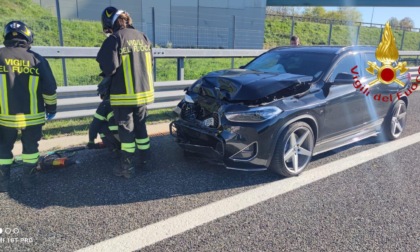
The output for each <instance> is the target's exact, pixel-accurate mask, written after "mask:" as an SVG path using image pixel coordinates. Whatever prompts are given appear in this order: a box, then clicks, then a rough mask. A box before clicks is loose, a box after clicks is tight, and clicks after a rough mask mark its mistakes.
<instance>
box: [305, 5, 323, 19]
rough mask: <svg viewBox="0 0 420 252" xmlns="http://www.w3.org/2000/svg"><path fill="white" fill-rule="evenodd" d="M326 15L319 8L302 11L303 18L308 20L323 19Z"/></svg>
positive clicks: (307, 8) (321, 8)
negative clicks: (308, 18)
mask: <svg viewBox="0 0 420 252" xmlns="http://www.w3.org/2000/svg"><path fill="white" fill-rule="evenodd" d="M326 13H327V11H326V10H325V9H324V7H321V6H317V7H306V8H305V9H304V11H303V16H304V17H310V18H325V15H326Z"/></svg>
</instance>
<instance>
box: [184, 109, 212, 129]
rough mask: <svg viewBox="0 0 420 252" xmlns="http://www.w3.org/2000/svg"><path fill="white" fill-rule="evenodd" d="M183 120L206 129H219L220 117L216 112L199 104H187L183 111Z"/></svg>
mask: <svg viewBox="0 0 420 252" xmlns="http://www.w3.org/2000/svg"><path fill="white" fill-rule="evenodd" d="M181 118H182V119H183V120H185V121H187V122H194V123H197V124H200V125H202V126H204V127H209V128H218V127H219V126H220V117H219V115H218V114H217V113H216V112H210V111H207V110H205V109H203V108H202V107H200V105H198V104H193V103H185V104H183V106H182V109H181Z"/></svg>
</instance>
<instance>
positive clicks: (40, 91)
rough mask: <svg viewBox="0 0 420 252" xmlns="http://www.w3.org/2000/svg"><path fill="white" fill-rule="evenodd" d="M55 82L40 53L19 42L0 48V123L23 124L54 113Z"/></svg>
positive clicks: (9, 125)
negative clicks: (46, 113)
mask: <svg viewBox="0 0 420 252" xmlns="http://www.w3.org/2000/svg"><path fill="white" fill-rule="evenodd" d="M56 89H57V84H56V82H55V78H54V76H53V74H52V71H51V68H50V65H49V63H48V61H47V60H46V59H44V58H43V57H42V56H41V55H39V54H37V53H35V52H33V51H31V50H30V49H29V47H28V46H23V45H22V44H19V43H18V42H17V43H15V44H14V45H13V46H6V47H3V48H1V49H0V126H5V127H9V128H18V129H19V128H25V127H27V126H33V125H40V124H44V123H45V111H46V112H48V113H55V112H56V108H57V94H56Z"/></svg>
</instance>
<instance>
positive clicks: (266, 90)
mask: <svg viewBox="0 0 420 252" xmlns="http://www.w3.org/2000/svg"><path fill="white" fill-rule="evenodd" d="M375 50H376V48H375V47H366V46H350V47H342V46H314V47H281V48H275V49H272V50H269V51H267V52H266V53H264V54H262V55H260V56H259V57H257V58H255V59H254V60H252V61H251V62H250V63H248V64H247V65H245V66H243V67H241V68H240V69H228V70H222V71H215V72H211V73H209V74H207V75H205V76H203V77H202V78H200V79H199V80H197V81H196V82H195V83H194V84H193V85H192V86H191V87H189V88H188V89H186V94H185V98H184V99H183V100H182V101H181V102H180V103H179V105H178V106H177V108H176V110H177V112H178V114H179V119H178V120H176V121H174V122H172V123H171V124H170V132H171V135H172V136H174V137H175V138H176V140H177V142H178V144H179V145H180V146H181V147H182V148H183V149H184V152H185V154H191V153H196V154H200V155H202V156H204V157H207V158H210V159H212V160H217V161H219V163H223V164H224V165H225V166H226V167H227V168H232V169H240V170H264V169H267V168H269V169H271V170H273V171H275V172H277V173H279V174H281V175H283V176H295V175H298V174H299V173H301V172H302V171H303V170H304V169H305V167H306V166H307V164H308V163H309V161H310V160H311V157H312V156H313V155H317V154H320V153H322V152H326V151H328V150H332V149H334V148H338V147H340V146H343V145H346V144H350V143H353V142H356V141H360V140H362V139H365V138H368V137H372V136H377V135H381V136H384V137H385V138H386V139H388V140H392V139H396V138H398V137H399V136H400V135H401V133H402V131H403V129H404V126H405V121H406V110H407V105H408V96H409V94H410V92H411V91H410V90H411V89H410V88H411V82H410V75H409V74H408V73H404V74H400V71H396V70H393V69H395V68H394V67H393V66H396V64H394V65H393V66H391V68H390V67H388V69H387V70H386V71H387V72H386V73H387V75H385V77H387V78H389V77H390V74H391V78H392V77H393V76H392V74H394V75H395V76H394V77H395V78H394V79H393V80H394V81H392V82H391V83H389V84H382V83H379V84H375V85H369V83H374V82H375V80H376V82H378V81H377V79H378V76H380V74H381V73H380V74H379V75H377V72H374V75H373V74H371V73H369V72H368V71H367V70H366V69H367V68H369V65H368V61H370V62H371V63H372V62H375V63H376V64H377V66H381V62H378V61H377V59H376V58H375ZM376 69H379V68H376ZM381 71H382V69H381ZM370 72H372V70H371V71H370ZM384 73H385V71H384Z"/></svg>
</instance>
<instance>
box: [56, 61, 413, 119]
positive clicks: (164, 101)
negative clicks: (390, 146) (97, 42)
mask: <svg viewBox="0 0 420 252" xmlns="http://www.w3.org/2000/svg"><path fill="white" fill-rule="evenodd" d="M409 72H410V74H411V80H412V81H416V78H417V76H419V73H418V67H410V68H409ZM194 81H195V80H184V81H166V82H155V103H153V104H150V105H148V106H147V107H148V109H160V108H173V107H175V106H176V105H177V104H178V102H179V101H180V100H181V99H182V98H183V97H184V89H185V88H186V87H188V86H190V85H192V84H193V82H194ZM96 89H97V85H88V86H73V87H58V90H57V95H58V109H57V110H58V113H57V116H56V117H55V119H69V118H76V117H83V116H92V115H93V114H94V113H95V111H96V108H97V107H98V104H99V103H100V102H101V100H100V98H99V97H98V95H97V92H96Z"/></svg>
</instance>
